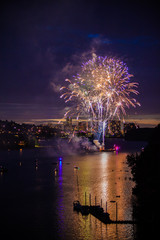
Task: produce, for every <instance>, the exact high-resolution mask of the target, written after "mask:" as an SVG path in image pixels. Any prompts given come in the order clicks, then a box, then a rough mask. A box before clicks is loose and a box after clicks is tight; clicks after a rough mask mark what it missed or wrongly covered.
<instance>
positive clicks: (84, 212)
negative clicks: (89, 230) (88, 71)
mask: <svg viewBox="0 0 160 240" xmlns="http://www.w3.org/2000/svg"><path fill="white" fill-rule="evenodd" d="M73 210H75V211H77V212H81V214H82V215H88V214H89V206H87V205H81V204H80V202H79V201H78V200H76V201H74V202H73Z"/></svg>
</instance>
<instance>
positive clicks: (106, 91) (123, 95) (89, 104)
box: [61, 54, 140, 122]
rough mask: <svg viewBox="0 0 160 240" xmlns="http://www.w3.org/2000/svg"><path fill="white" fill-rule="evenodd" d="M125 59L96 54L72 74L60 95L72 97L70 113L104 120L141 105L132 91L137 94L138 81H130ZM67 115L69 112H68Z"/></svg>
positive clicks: (117, 116) (119, 115)
mask: <svg viewBox="0 0 160 240" xmlns="http://www.w3.org/2000/svg"><path fill="white" fill-rule="evenodd" d="M131 77H133V75H132V74H129V73H128V68H127V66H126V64H125V63H123V62H122V61H120V60H117V59H115V58H109V57H102V56H99V57H97V56H96V55H95V54H93V57H92V59H91V60H89V61H87V62H85V63H83V64H82V66H81V72H80V73H79V74H77V75H76V76H73V80H72V81H71V80H69V79H66V81H67V82H69V86H68V87H62V88H61V90H63V91H64V93H63V94H62V95H61V98H64V99H65V102H69V101H72V103H73V106H72V108H71V110H70V111H69V113H70V115H75V114H77V116H80V115H82V114H87V115H88V116H91V118H92V120H93V121H100V122H104V121H107V120H111V119H115V118H118V119H120V118H121V115H125V114H126V112H125V108H126V107H127V108H129V106H133V107H136V105H140V104H139V103H138V102H137V101H136V99H134V98H132V97H131V95H132V94H135V95H137V94H138V91H137V90H136V89H135V88H137V86H138V83H136V82H131V80H130V78H131ZM65 116H67V113H66V114H65Z"/></svg>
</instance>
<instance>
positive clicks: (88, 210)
mask: <svg viewBox="0 0 160 240" xmlns="http://www.w3.org/2000/svg"><path fill="white" fill-rule="evenodd" d="M101 203H102V200H101ZM73 210H74V211H77V212H80V213H81V214H82V215H89V214H91V215H93V216H94V217H96V218H97V219H99V220H100V221H101V222H103V223H105V224H135V223H136V221H134V220H118V219H117V209H116V220H111V219H110V214H109V213H108V212H107V202H106V212H105V211H104V209H103V208H102V204H101V206H100V205H96V197H95V205H91V195H90V205H86V193H85V205H81V204H80V202H79V201H78V200H77V201H74V202H73Z"/></svg>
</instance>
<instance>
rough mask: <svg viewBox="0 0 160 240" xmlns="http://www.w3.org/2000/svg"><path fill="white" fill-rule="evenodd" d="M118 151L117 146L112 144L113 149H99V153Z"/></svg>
mask: <svg viewBox="0 0 160 240" xmlns="http://www.w3.org/2000/svg"><path fill="white" fill-rule="evenodd" d="M119 149H120V147H119V146H117V145H116V144H114V146H113V148H109V149H104V148H103V149H100V152H118V151H119Z"/></svg>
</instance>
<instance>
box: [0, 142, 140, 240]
mask: <svg viewBox="0 0 160 240" xmlns="http://www.w3.org/2000/svg"><path fill="white" fill-rule="evenodd" d="M125 144H126V143H125ZM122 145H124V142H123V144H122ZM126 146H127V144H126ZM142 146H144V144H143V143H135V142H134V143H133V144H131V142H130V143H129V144H128V149H127V147H126V148H123V149H122V151H120V152H119V153H118V154H115V153H112V152H101V153H100V152H97V153H92V154H91V153H90V154H81V155H80V154H73V155H63V156H62V157H63V162H62V163H60V162H59V160H58V156H55V155H54V154H53V153H52V149H51V148H37V149H32V150H23V151H9V152H6V151H1V152H0V165H5V166H6V167H7V168H8V172H7V173H3V174H1V175H0V206H1V210H0V211H1V214H0V222H1V223H0V232H1V239H6V238H7V237H10V238H15V237H16V239H59V240H61V239H64V240H73V239H77V240H81V239H85V240H87V239H96V240H97V239H113V240H114V239H116V240H117V239H122V240H125V239H126V240H133V239H136V226H135V225H129V224H128V225H115V224H111V225H106V224H103V223H101V222H100V221H99V220H98V219H96V218H95V217H93V216H92V215H90V214H89V215H88V216H85V217H84V216H82V215H81V214H78V213H77V212H74V211H73V205H72V203H73V201H74V200H79V201H80V202H81V203H82V204H84V203H85V192H86V195H87V203H88V204H89V194H91V198H92V204H94V203H95V196H96V202H97V204H101V199H102V207H103V208H104V209H106V201H107V210H108V212H109V213H110V217H111V219H112V220H115V219H116V203H114V202H112V203H111V202H110V201H116V202H117V206H118V220H131V219H132V201H131V199H132V187H133V186H134V183H133V182H132V175H131V173H130V169H129V168H128V166H127V164H126V155H127V154H128V153H130V152H134V151H137V150H140V149H141V147H142ZM74 166H77V167H79V170H77V169H75V168H74ZM55 168H57V169H58V172H57V173H55V171H54V169H55ZM117 196H120V197H117ZM2 236H3V237H2Z"/></svg>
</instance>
